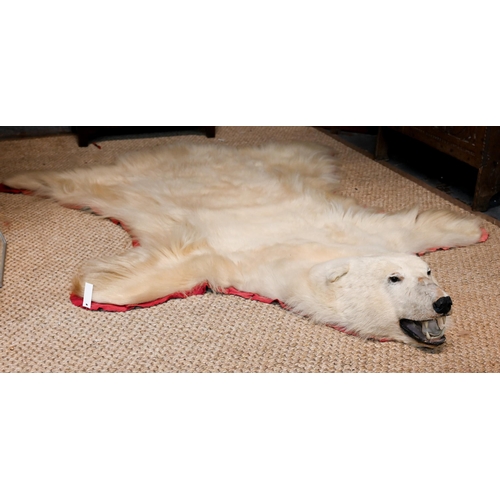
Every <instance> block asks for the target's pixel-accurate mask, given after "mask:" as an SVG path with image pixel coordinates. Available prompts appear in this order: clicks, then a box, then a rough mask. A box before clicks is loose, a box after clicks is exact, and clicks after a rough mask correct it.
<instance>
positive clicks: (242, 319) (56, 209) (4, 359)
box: [0, 127, 500, 373]
mask: <svg viewBox="0 0 500 500" xmlns="http://www.w3.org/2000/svg"><path fill="white" fill-rule="evenodd" d="M295 140H301V141H304V140H305V141H314V142H318V143H322V144H325V145H330V146H332V147H333V148H334V149H335V150H336V151H338V154H339V158H340V161H341V164H342V176H343V179H344V181H343V182H344V184H343V193H344V194H346V195H349V196H354V197H356V198H357V199H358V200H359V201H360V202H361V203H363V204H366V205H370V206H378V207H380V208H381V209H383V210H386V211H389V210H397V209H401V208H404V207H407V206H409V205H414V204H418V205H419V206H420V207H421V208H422V209H426V208H430V207H447V208H454V209H455V210H461V208H459V207H455V206H453V205H452V203H451V202H450V201H448V200H446V199H443V198H442V197H440V196H438V195H437V194H435V193H434V192H432V191H430V190H428V189H426V188H425V187H423V186H421V185H418V184H416V183H414V182H412V181H411V180H409V179H407V178H405V177H403V176H401V175H399V174H398V173H396V172H394V171H392V170H391V169H389V168H386V167H385V166H384V165H381V164H379V163H377V162H375V161H373V160H371V159H370V158H368V157H366V156H364V155H362V154H360V153H359V152H357V151H355V150H353V149H351V148H349V147H348V146H346V145H345V144H342V143H341V142H339V141H336V140H335V139H334V138H332V137H330V136H328V135H326V134H324V133H322V132H321V131H319V130H317V129H315V128H312V127H218V128H217V136H216V138H215V139H207V138H205V137H203V136H195V135H193V136H171V137H155V138H148V139H128V140H113V141H103V142H100V143H99V146H100V148H97V147H95V146H93V145H91V146H89V147H88V148H79V147H78V146H77V142H76V138H75V137H74V136H71V135H62V136H54V137H46V138H30V139H23V140H5V141H1V142H0V178H1V177H4V176H5V175H6V174H9V173H11V172H15V171H19V170H32V169H34V170H38V169H65V168H69V167H74V166H85V165H93V164H100V163H104V164H106V163H110V162H111V161H112V160H113V158H114V157H115V156H116V155H118V154H121V153H124V152H127V151H131V150H139V149H144V148H150V147H154V146H157V145H161V144H168V143H172V142H177V141H189V142H197V143H204V142H211V141H220V142H222V143H225V144H230V145H243V144H248V145H256V144H260V143H262V142H268V141H295ZM483 226H484V227H485V228H486V230H487V231H488V232H489V233H490V238H489V239H488V241H486V242H485V243H482V244H478V245H474V246H472V247H467V248H458V249H452V250H447V251H438V252H435V253H432V254H428V255H426V256H424V260H426V261H427V262H428V263H429V264H430V265H431V266H432V268H433V273H434V274H435V276H436V278H437V279H438V281H439V282H440V284H441V285H443V287H444V288H445V289H446V290H447V291H448V293H449V294H450V295H451V297H452V298H453V302H454V313H453V317H454V326H453V327H452V328H451V329H450V330H449V331H448V333H447V343H446V345H445V346H444V348H443V349H442V350H441V351H439V352H427V351H422V350H419V349H415V348H413V347H409V346H406V345H403V344H399V343H394V342H387V343H380V342H376V341H363V340H361V339H359V338H357V337H353V336H349V335H346V334H344V333H341V332H338V331H336V330H334V329H332V328H330V327H326V326H318V325H314V324H312V323H311V322H309V321H308V320H307V319H305V318H302V317H299V316H297V315H295V314H293V313H290V312H288V311H285V310H284V309H282V308H281V307H279V306H277V305H268V304H263V303H259V302H255V301H251V300H246V299H243V298H240V297H235V296H227V295H218V294H213V293H208V294H206V295H203V296H194V297H189V298H186V299H176V300H171V301H169V302H167V303H164V304H161V305H158V306H155V307H152V308H149V309H142V310H139V309H136V310H132V311H129V312H126V313H110V312H93V311H92V312H91V311H87V310H84V309H80V308H77V307H75V306H73V305H72V304H71V302H70V300H69V287H70V283H71V279H72V276H73V274H74V273H75V271H76V270H77V268H78V267H79V266H80V265H81V263H82V262H83V261H85V260H88V259H91V258H94V257H98V256H104V255H113V254H117V253H119V252H120V251H121V250H123V249H126V248H128V247H130V246H131V241H130V238H129V237H128V235H127V233H126V232H125V231H123V230H122V229H121V228H120V227H119V226H117V225H115V224H113V223H112V222H111V221H109V220H107V219H101V218H99V217H96V216H93V215H91V214H88V213H85V212H80V211H76V210H70V209H67V208H63V207H61V206H59V205H57V204H56V203H54V202H52V201H50V200H47V199H41V198H38V197H34V196H23V195H13V194H6V193H0V229H1V231H2V233H3V234H4V236H5V238H6V239H7V242H8V247H7V258H6V265H5V274H4V280H3V288H1V289H0V371H1V372H190V373H192V372H225V373H229V372H247V373H250V372H307V373H310V372H386V373H387V372H430V373H436V372H498V371H500V326H499V325H500V264H499V263H498V255H499V250H500V227H497V226H495V225H493V224H491V223H490V222H488V221H486V220H485V221H484V223H483Z"/></svg>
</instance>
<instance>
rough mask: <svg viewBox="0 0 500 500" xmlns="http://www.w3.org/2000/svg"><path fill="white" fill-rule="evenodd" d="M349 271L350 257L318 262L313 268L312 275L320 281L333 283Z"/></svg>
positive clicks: (327, 283)
mask: <svg viewBox="0 0 500 500" xmlns="http://www.w3.org/2000/svg"><path fill="white" fill-rule="evenodd" d="M348 272H349V260H348V259H336V260H329V261H327V262H322V263H321V264H316V265H315V266H313V268H312V269H311V276H312V277H313V278H315V279H316V280H317V281H318V282H319V283H325V284H326V285H331V284H332V283H335V282H336V281H338V280H339V279H341V278H342V277H343V276H345V275H346V274H347V273H348Z"/></svg>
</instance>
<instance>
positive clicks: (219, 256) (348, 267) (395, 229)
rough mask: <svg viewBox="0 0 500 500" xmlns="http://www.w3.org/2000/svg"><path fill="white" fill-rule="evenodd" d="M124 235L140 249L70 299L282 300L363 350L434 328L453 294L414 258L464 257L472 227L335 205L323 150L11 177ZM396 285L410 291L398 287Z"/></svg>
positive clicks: (127, 161)
mask: <svg viewBox="0 0 500 500" xmlns="http://www.w3.org/2000/svg"><path fill="white" fill-rule="evenodd" d="M4 183H5V184H7V185H9V186H11V187H14V188H23V189H30V190H33V191H35V192H36V193H37V194H41V195H45V196H50V197H52V198H54V199H56V200H58V201H59V202H61V203H63V204H68V205H77V206H85V207H90V208H92V210H94V211H95V212H97V213H99V214H102V215H103V216H106V217H114V218H116V219H118V220H120V221H122V222H123V223H124V224H125V225H126V227H128V228H129V230H130V232H131V234H132V236H133V237H134V238H137V239H138V240H139V241H140V243H141V246H140V247H138V248H134V249H131V250H129V251H128V252H126V253H125V254H123V255H121V256H117V257H113V258H102V259H97V260H95V261H92V262H89V263H87V264H86V265H84V267H83V268H82V270H81V273H80V274H79V275H78V276H76V278H75V280H74V285H73V291H74V292H75V293H77V294H80V295H81V294H82V292H83V284H84V283H85V282H89V283H93V285H94V300H95V301H97V302H102V303H112V304H134V303H140V302H146V301H149V300H153V299H156V298H159V297H162V296H165V295H168V294H170V293H173V292H176V291H187V290H189V289H191V288H192V287H193V286H195V285H196V284H198V283H201V282H206V281H208V282H209V283H210V284H211V286H212V287H213V288H214V289H217V288H227V287H229V286H233V287H235V288H238V289H240V290H243V291H250V292H255V293H258V294H260V295H263V296H266V297H270V298H273V299H279V300H281V301H282V302H285V303H286V304H287V305H289V306H290V307H291V308H293V309H294V310H295V311H297V312H299V313H301V314H304V315H307V316H309V317H311V318H312V319H313V320H315V321H318V322H322V323H329V324H334V325H339V326H342V327H344V328H345V329H347V330H349V331H352V332H355V333H357V334H359V335H360V336H362V337H364V338H367V337H372V338H389V339H394V340H400V341H402V342H406V343H415V341H413V340H412V339H411V338H409V337H408V336H407V335H406V334H404V333H403V331H402V330H401V328H400V326H399V323H398V321H399V319H401V318H408V319H412V320H426V319H432V318H435V317H436V316H437V314H436V313H435V311H434V310H433V308H432V303H433V302H434V301H436V300H437V299H438V298H439V297H443V296H446V293H445V292H444V291H443V290H441V289H440V288H439V286H438V285H437V284H436V282H435V281H434V280H433V279H432V277H429V276H427V272H428V267H427V264H426V263H425V262H423V261H422V260H421V259H420V258H418V257H416V256H415V255H412V254H415V253H417V252H421V251H425V250H427V249H429V248H433V247H451V246H458V245H469V244H472V243H475V242H477V241H478V240H479V238H480V236H481V230H480V227H479V224H478V222H477V221H476V220H475V219H472V218H466V217H464V216H462V215H460V214H458V213H454V212H451V211H447V210H428V211H426V212H423V213H420V214H419V213H418V210H417V209H415V208H412V209H408V210H404V211H401V212H396V213H391V214H383V213H378V212H376V211H374V210H372V209H368V208H363V207H361V206H359V205H357V204H356V202H355V201H354V200H353V199H350V198H345V197H341V196H338V195H336V194H335V191H336V190H337V189H338V178H337V175H336V171H335V162H334V158H333V156H332V155H331V152H330V151H329V150H327V149H326V148H324V147H320V146H316V145H304V144H292V145H279V144H268V145H264V146H261V147H242V148H230V147H225V146H219V145H185V144H179V145H174V146H169V147H164V148H159V149H157V150H154V151H150V152H141V153H134V154H131V155H128V156H126V157H123V158H121V159H120V160H118V161H117V163H116V164H115V165H111V166H102V167H101V166H100V167H91V168H82V169H74V170H68V171H63V172H55V171H47V172H29V173H25V174H18V175H15V176H13V177H11V178H8V179H5V180H4ZM394 274H397V275H398V276H400V277H401V278H402V279H401V281H400V282H398V283H392V282H390V281H389V280H388V278H389V277H390V276H392V275H394Z"/></svg>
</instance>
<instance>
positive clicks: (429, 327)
mask: <svg viewBox="0 0 500 500" xmlns="http://www.w3.org/2000/svg"><path fill="white" fill-rule="evenodd" d="M399 325H400V326H401V328H402V329H403V331H404V332H405V333H406V335H409V336H410V337H411V338H413V339H415V340H416V341H417V342H418V343H420V344H422V345H423V346H425V347H437V346H439V345H441V344H443V343H444V342H445V340H446V337H445V336H444V331H445V329H446V316H441V317H439V318H437V319H429V320H427V321H412V320H410V319H401V320H399Z"/></svg>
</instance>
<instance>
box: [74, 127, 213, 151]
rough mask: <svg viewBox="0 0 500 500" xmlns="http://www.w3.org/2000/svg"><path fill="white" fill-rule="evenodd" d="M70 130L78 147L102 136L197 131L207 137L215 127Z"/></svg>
mask: <svg viewBox="0 0 500 500" xmlns="http://www.w3.org/2000/svg"><path fill="white" fill-rule="evenodd" d="M71 131H72V132H73V133H74V134H76V135H77V137H78V145H79V146H80V147H87V146H88V145H89V144H90V143H91V142H93V141H95V140H96V139H99V138H102V137H116V136H121V135H140V134H156V133H172V132H190V131H192V132H194V131H199V132H203V133H204V134H205V135H206V136H207V137H210V138H211V137H215V127H71Z"/></svg>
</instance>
